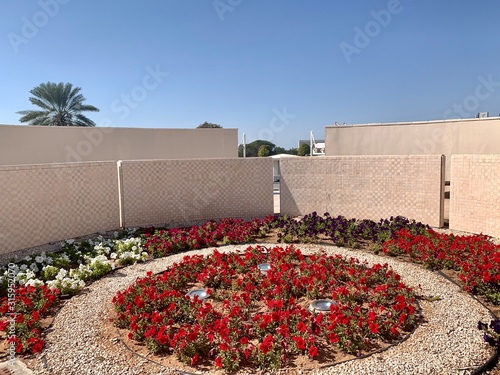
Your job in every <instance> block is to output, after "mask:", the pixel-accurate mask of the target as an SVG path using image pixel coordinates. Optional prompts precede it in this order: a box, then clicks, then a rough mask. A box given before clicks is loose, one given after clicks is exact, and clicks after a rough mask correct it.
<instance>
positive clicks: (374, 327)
mask: <svg viewBox="0 0 500 375" xmlns="http://www.w3.org/2000/svg"><path fill="white" fill-rule="evenodd" d="M369 328H370V331H371V332H372V333H373V334H377V333H378V324H377V323H373V322H372V323H370V324H369Z"/></svg>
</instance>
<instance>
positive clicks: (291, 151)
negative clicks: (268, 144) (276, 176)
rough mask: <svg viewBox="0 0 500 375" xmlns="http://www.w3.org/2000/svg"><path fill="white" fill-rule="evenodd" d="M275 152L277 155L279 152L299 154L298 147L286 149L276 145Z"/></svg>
mask: <svg viewBox="0 0 500 375" xmlns="http://www.w3.org/2000/svg"><path fill="white" fill-rule="evenodd" d="M274 154H275V155H278V154H288V155H297V149H296V148H290V149H286V148H283V147H279V146H276V147H275V148H274Z"/></svg>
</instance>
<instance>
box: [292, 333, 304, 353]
mask: <svg viewBox="0 0 500 375" xmlns="http://www.w3.org/2000/svg"><path fill="white" fill-rule="evenodd" d="M292 340H293V341H294V342H295V344H296V345H297V348H298V349H299V350H305V349H306V342H305V341H304V339H303V338H302V337H300V336H294V337H292Z"/></svg>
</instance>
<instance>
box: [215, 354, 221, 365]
mask: <svg viewBox="0 0 500 375" xmlns="http://www.w3.org/2000/svg"><path fill="white" fill-rule="evenodd" d="M215 365H216V366H217V367H219V368H222V358H221V357H220V356H218V357H217V358H215Z"/></svg>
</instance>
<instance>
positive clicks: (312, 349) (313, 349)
mask: <svg viewBox="0 0 500 375" xmlns="http://www.w3.org/2000/svg"><path fill="white" fill-rule="evenodd" d="M317 355H318V348H317V347H315V346H311V347H310V348H309V356H310V357H316V356H317Z"/></svg>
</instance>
